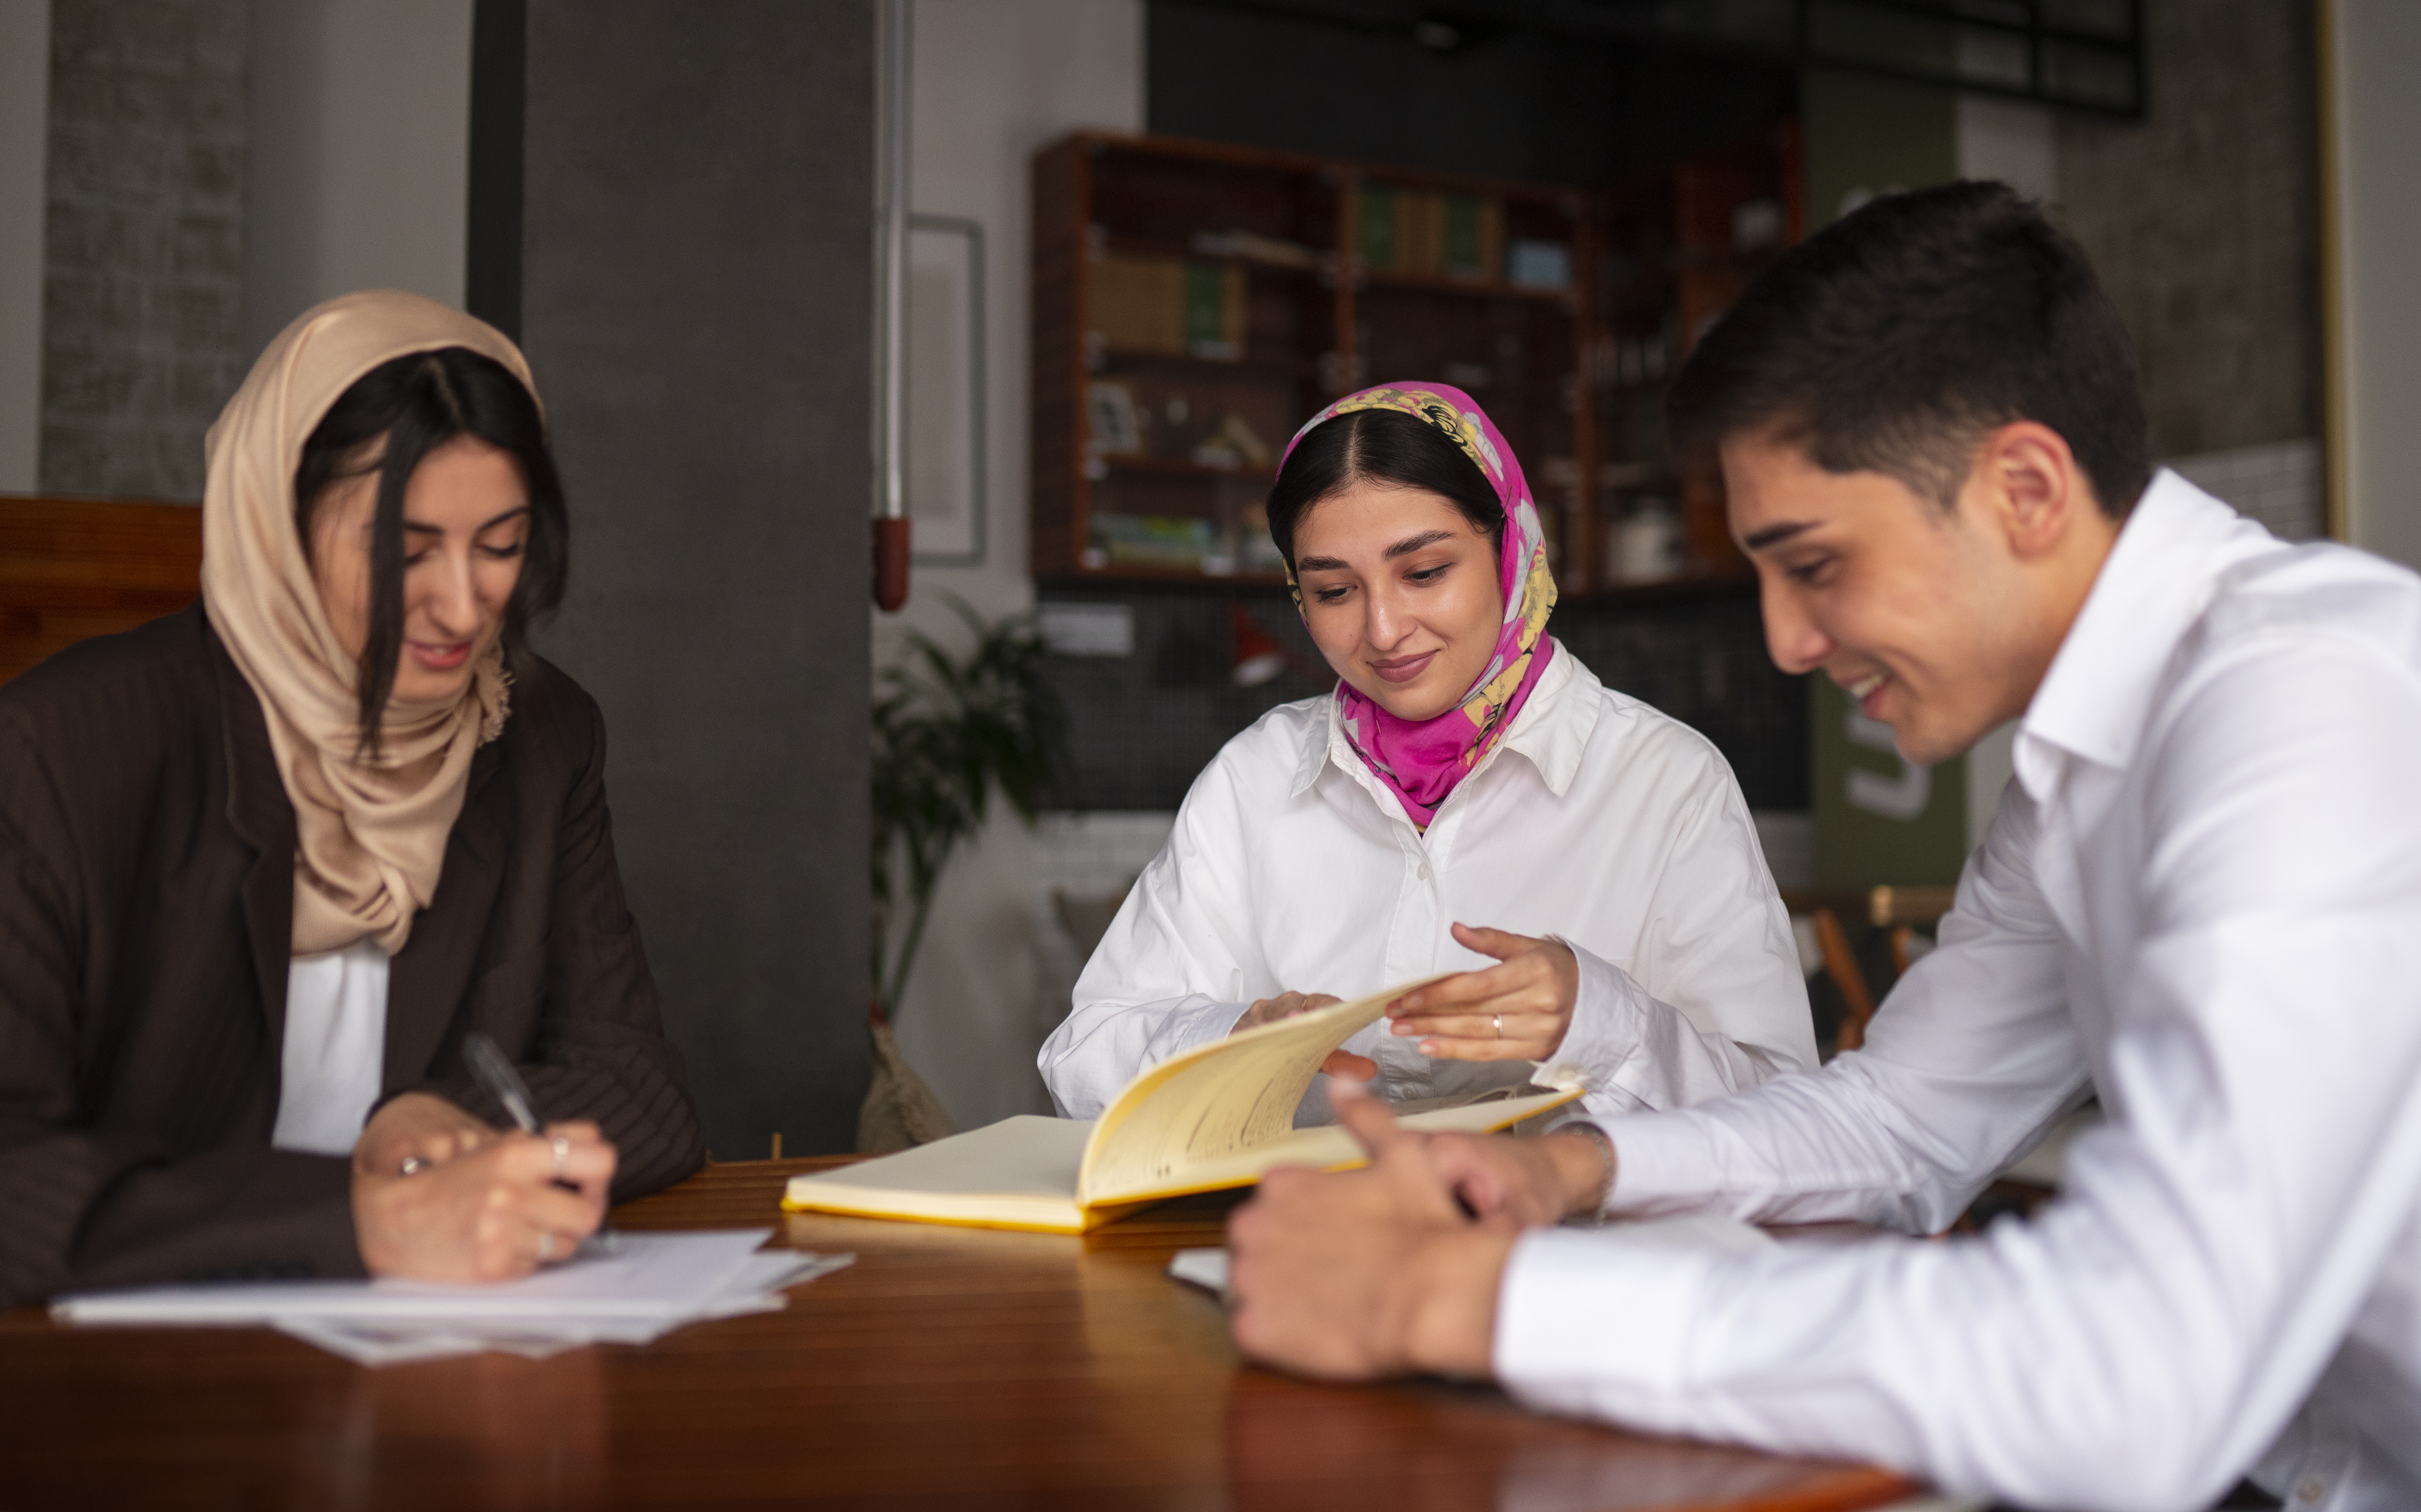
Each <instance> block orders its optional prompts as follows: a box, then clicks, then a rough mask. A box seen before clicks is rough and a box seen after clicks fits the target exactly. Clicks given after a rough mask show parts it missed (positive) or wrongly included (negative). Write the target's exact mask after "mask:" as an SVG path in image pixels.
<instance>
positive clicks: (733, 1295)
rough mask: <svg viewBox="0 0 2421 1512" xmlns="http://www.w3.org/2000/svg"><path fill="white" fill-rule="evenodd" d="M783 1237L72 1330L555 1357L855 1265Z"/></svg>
mask: <svg viewBox="0 0 2421 1512" xmlns="http://www.w3.org/2000/svg"><path fill="white" fill-rule="evenodd" d="M770 1233H771V1231H770V1230H767V1229H761V1228H754V1229H728V1230H720V1231H714V1232H707V1233H691V1234H621V1235H617V1236H616V1237H615V1240H614V1242H613V1244H612V1245H611V1246H610V1248H608V1247H603V1246H595V1245H590V1246H584V1247H583V1251H582V1253H581V1255H579V1256H577V1257H575V1258H573V1259H571V1260H569V1261H566V1262H565V1263H564V1264H562V1265H559V1266H555V1267H554V1268H553V1269H551V1270H540V1271H539V1272H538V1273H537V1274H536V1275H532V1276H527V1277H524V1278H523V1279H522V1280H520V1281H514V1282H508V1283H506V1284H504V1285H502V1286H432V1285H429V1284H427V1283H423V1282H412V1281H303V1282H270V1283H258V1282H233V1283H226V1284H221V1285H211V1286H143V1287H137V1288H133V1289H131V1290H126V1291H106V1292H86V1293H83V1294H81V1295H78V1296H71V1297H62V1298H60V1299H59V1300H58V1301H57V1302H53V1303H52V1304H51V1316H52V1317H54V1318H56V1319H57V1320H58V1321H60V1322H62V1323H81V1324H116V1325H140V1326H145V1327H152V1328H158V1327H180V1326H181V1327H199V1328H256V1327H261V1326H267V1327H270V1328H273V1329H277V1330H279V1331H280V1332H282V1333H290V1334H292V1335H293V1336H294V1337H296V1338H298V1339H302V1340H304V1341H305V1342H306V1343H310V1344H316V1345H318V1346H319V1347H320V1348H323V1349H327V1350H329V1351H331V1352H332V1353H336V1354H340V1355H343V1356H344V1357H345V1358H347V1359H349V1360H354V1361H358V1362H360V1363H361V1364H369V1365H378V1364H395V1363H397V1362H398V1361H405V1360H433V1359H437V1358H440V1357H442V1356H445V1355H454V1354H476V1353H478V1352H480V1351H481V1350H486V1349H500V1350H505V1351H508V1352H509V1353H513V1354H521V1355H526V1356H528V1357H530V1358H531V1359H543V1358H545V1357H546V1356H548V1355H551V1354H555V1353H558V1352H560V1351H562V1350H565V1349H570V1348H578V1347H579V1346H581V1345H584V1344H599V1343H606V1344H646V1343H648V1341H650V1340H652V1339H656V1338H659V1337H661V1336H663V1335H664V1334H665V1333H670V1332H672V1331H673V1330H674V1329H677V1328H679V1327H680V1326H681V1325H682V1324H684V1323H695V1322H699V1321H701V1320H703V1319H706V1318H711V1317H738V1316H739V1315H741V1314H742V1313H770V1312H777V1311H779V1310H780V1309H781V1308H782V1307H783V1306H784V1305H785V1302H784V1299H783V1297H782V1295H781V1292H782V1288H783V1287H785V1286H797V1285H798V1284H800V1283H801V1282H804V1281H813V1280H814V1279H815V1278H816V1277H818V1276H821V1275H827V1274H829V1273H831V1272H832V1271H835V1270H839V1269H840V1268H841V1267H843V1266H845V1265H847V1264H849V1263H850V1261H851V1260H852V1259H854V1258H855V1256H854V1255H810V1254H807V1253H805V1252H804V1251H797V1250H767V1251H764V1252H762V1253H759V1252H758V1245H759V1244H762V1243H763V1242H764V1241H765V1239H767V1238H768V1237H769V1236H770Z"/></svg>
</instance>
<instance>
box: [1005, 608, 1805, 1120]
mask: <svg viewBox="0 0 2421 1512" xmlns="http://www.w3.org/2000/svg"><path fill="white" fill-rule="evenodd" d="M1335 709H1336V700H1335V698H1334V697H1331V696H1328V695H1325V694H1323V695H1321V696H1320V697H1317V698H1306V699H1304V700H1302V701H1301V702H1298V703H1292V704H1284V705H1281V706H1279V707H1278V708H1276V709H1272V710H1270V711H1269V712H1268V713H1267V714H1264V715H1263V716H1261V718H1260V719H1259V720H1258V721H1257V723H1255V724H1254V725H1253V726H1252V727H1251V728H1250V729H1248V730H1246V731H1244V732H1243V733H1242V734H1241V735H1239V736H1237V737H1236V738H1235V739H1234V740H1230V741H1228V742H1227V744H1226V748H1225V749H1223V750H1222V751H1221V752H1220V753H1219V756H1218V758H1217V759H1216V760H1214V761H1212V762H1211V766H1210V767H1209V768H1208V769H1207V770H1206V771H1204V772H1203V773H1202V775H1201V776H1200V777H1198V778H1196V779H1195V784H1194V787H1193V790H1192V791H1190V792H1188V793H1187V794H1186V795H1185V803H1184V806H1183V807H1182V808H1180V809H1179V811H1178V816H1177V827H1176V829H1175V830H1174V832H1172V833H1171V834H1170V835H1169V839H1168V844H1167V845H1166V846H1165V847H1164V848H1163V849H1162V850H1161V852H1160V854H1159V855H1158V856H1157V857H1156V858H1154V859H1153V861H1152V863H1151V865H1149V866H1147V867H1146V868H1145V869H1144V872H1143V875H1142V876H1141V877H1140V878H1139V879H1137V881H1136V882H1135V885H1134V888H1133V890H1132V891H1131V892H1130V893H1129V894H1128V895H1127V899H1126V902H1125V904H1124V905H1123V906H1122V907H1120V909H1119V910H1118V913H1117V919H1116V920H1114V921H1113V922H1112V923H1111V925H1110V927H1109V932H1108V933H1107V934H1105V935H1104V936H1103V937H1102V939H1101V946H1100V948H1099V949H1097V950H1096V951H1095V952H1094V953H1093V959H1092V960H1091V961H1090V962H1089V963H1088V964H1087V965H1086V968H1085V972H1084V974H1083V976H1082V977H1080V978H1079V979H1078V981H1077V983H1076V990H1075V994H1074V997H1075V1007H1074V1011H1073V1012H1071V1013H1070V1015H1069V1017H1068V1020H1067V1021H1066V1022H1065V1023H1063V1024H1061V1025H1060V1026H1059V1028H1058V1030H1057V1031H1056V1032H1054V1034H1053V1035H1052V1036H1051V1037H1050V1039H1049V1040H1048V1041H1047V1042H1046V1043H1045V1044H1044V1045H1043V1047H1042V1053H1041V1055H1040V1057H1039V1065H1040V1068H1041V1071H1042V1078H1043V1081H1044V1082H1046V1083H1049V1085H1050V1088H1051V1094H1052V1096H1053V1097H1054V1099H1057V1102H1058V1105H1059V1109H1060V1111H1061V1112H1062V1113H1063V1114H1067V1115H1070V1116H1074V1117H1091V1116H1093V1115H1096V1114H1098V1113H1100V1112H1101V1109H1102V1108H1103V1107H1104V1106H1105V1105H1106V1104H1107V1103H1108V1102H1109V1100H1110V1099H1112V1098H1114V1097H1116V1096H1117V1093H1118V1090H1119V1089H1120V1088H1121V1087H1123V1086H1125V1085H1126V1083H1128V1081H1129V1080H1131V1079H1132V1077H1133V1076H1134V1075H1135V1073H1136V1072H1138V1071H1140V1070H1142V1069H1143V1068H1146V1067H1148V1066H1151V1065H1155V1064H1157V1063H1158V1062H1160V1061H1163V1060H1165V1059H1167V1058H1168V1057H1169V1056H1171V1055H1174V1054H1176V1053H1178V1052H1180V1051H1184V1050H1190V1049H1192V1048H1193V1047H1195V1046H1196V1045H1200V1044H1204V1043H1206V1042H1208V1041H1210V1040H1213V1039H1217V1038H1219V1037H1221V1036H1223V1035H1226V1034H1227V1033H1228V1032H1229V1031H1230V1030H1231V1029H1233V1028H1234V1027H1235V1023H1236V1021H1237V1019H1238V1018H1239V1017H1241V1016H1242V1014H1243V1013H1244V1012H1245V1010H1246V1009H1247V1008H1249V1007H1250V1006H1251V1005H1252V1004H1253V1002H1254V1001H1255V1000H1257V999H1260V998H1267V997H1274V996H1276V995H1277V994H1278V993H1280V992H1284V991H1288V990H1299V991H1304V992H1333V993H1335V994H1336V995H1337V996H1339V997H1342V998H1354V997H1359V996H1362V995H1364V994H1366V993H1369V992H1375V991H1377V990H1380V989H1381V988H1382V987H1386V986H1389V985H1391V984H1393V983H1396V982H1401V981H1407V980H1410V979H1412V978H1414V977H1420V976H1427V975H1429V974H1432V973H1435V972H1442V971H1463V970H1470V969H1474V968H1478V967H1485V966H1490V965H1493V964H1494V962H1493V961H1492V960H1491V959H1489V958H1487V957H1485V956H1480V955H1477V954H1475V953H1473V952H1471V951H1468V950H1465V949H1463V948H1462V947H1461V946H1460V945H1459V944H1457V943H1455V942H1454V939H1453V937H1452V936H1451V935H1450V934H1449V933H1448V932H1447V930H1448V928H1449V927H1450V926H1452V925H1454V924H1456V923H1463V924H1471V925H1480V926H1487V927H1495V928H1499V929H1508V930H1511V931H1513V932H1514V933H1516V934H1524V935H1531V936H1545V935H1554V936H1558V937H1560V938H1561V939H1563V940H1565V941H1566V942H1568V943H1570V945H1571V946H1572V949H1573V953H1574V954H1575V955H1576V956H1577V957H1578V958H1579V960H1580V968H1581V985H1580V993H1579V998H1578V1001H1577V1003H1576V1005H1575V1007H1574V1010H1573V1014H1572V1021H1571V1025H1570V1029H1569V1030H1567V1031H1566V1033H1565V1036H1564V1039H1563V1042H1562V1043H1561V1044H1560V1045H1559V1046H1557V1047H1556V1050H1555V1052H1554V1057H1553V1064H1554V1065H1555V1066H1558V1067H1565V1068H1572V1069H1573V1070H1575V1071H1577V1072H1578V1073H1579V1074H1580V1075H1581V1077H1582V1078H1583V1080H1584V1081H1585V1084H1586V1086H1587V1088H1588V1093H1587V1098H1586V1104H1585V1105H1586V1106H1587V1107H1588V1108H1590V1109H1592V1110H1596V1111H1600V1112H1607V1113H1618V1112H1627V1111H1630V1110H1633V1109H1640V1108H1670V1107H1678V1106H1680V1105H1682V1104H1685V1103H1691V1102H1696V1101H1700V1100H1703V1099H1707V1098H1710V1097H1715V1096H1719V1095H1721V1094H1723V1093H1726V1092H1733V1091H1738V1090H1740V1089H1741V1088H1742V1087H1747V1086H1753V1085H1755V1084H1757V1083H1759V1082H1762V1081H1764V1080H1766V1079H1767V1078H1768V1077H1771V1076H1773V1075H1775V1074H1776V1073H1778V1072H1782V1071H1793V1070H1804V1069H1807V1068H1811V1067H1813V1066H1814V1065H1815V1064H1816V1045H1815V1035H1814V1030H1813V1029H1812V1027H1811V1026H1810V1022H1809V1018H1808V1011H1807V989H1806V982H1805V979H1804V977H1803V976H1802V975H1801V974H1800V969H1799V957H1798V951H1797V947H1796V946H1795V945H1794V944H1793V943H1792V942H1791V936H1790V924H1789V920H1788V917H1787V916H1786V915H1785V914H1784V912H1783V910H1782V902H1781V899H1780V897H1779V896H1777V895H1776V894H1775V892H1774V887H1773V877H1772V875H1771V874H1770V873H1769V872H1768V871H1767V870H1766V865H1765V857H1764V853H1763V851H1761V850H1759V849H1758V846H1757V830H1756V827H1755V826H1754V825H1753V824H1752V823H1751V822H1750V819H1749V815H1748V808H1747V805H1746V804H1744V803H1742V800H1741V795H1740V787H1739V785H1738V784H1737V783H1736V782H1734V781H1733V779H1732V773H1731V769H1730V768H1729V767H1728V766H1726V764H1725V762H1724V759H1723V757H1722V756H1719V755H1717V754H1716V752H1715V749H1714V747H1713V746H1711V745H1710V744H1709V743H1708V742H1707V740H1706V739H1705V738H1704V737H1703V736H1700V735H1699V734H1697V733H1696V732H1695V731H1694V730H1692V729H1690V728H1689V727H1688V726H1686V725H1681V724H1679V723H1677V722H1676V721H1674V720H1671V719H1667V718H1666V717H1664V716H1663V715H1662V714H1660V713H1658V712H1656V710H1654V709H1650V708H1648V706H1647V705H1645V704H1643V703H1641V702H1639V701H1638V700H1637V699H1635V698H1628V697H1625V696H1623V695H1622V694H1618V693H1615V692H1613V691H1612V690H1610V689H1608V688H1606V687H1605V686H1604V685H1603V684H1601V683H1600V682H1599V681H1598V679H1597V677H1596V675H1595V674H1593V673H1591V672H1590V671H1589V670H1588V668H1586V667H1585V666H1583V665H1582V664H1581V663H1580V661H1579V659H1578V658H1576V657H1574V656H1573V655H1572V654H1571V653H1570V651H1568V650H1566V649H1564V648H1563V647H1560V646H1558V647H1556V649H1555V655H1554V659H1553V660H1552V661H1550V662H1548V664H1547V670H1546V671H1545V672H1544V673H1543V674H1542V675H1541V676H1540V677H1539V682H1538V684H1537V686H1535V687H1534V688H1532V690H1531V692H1530V696H1529V698H1528V699H1527V700H1526V701H1525V702H1524V703H1523V706H1522V709H1521V712H1520V713H1519V714H1518V715H1516V716H1515V718H1514V722H1513V725H1512V728H1511V729H1509V730H1507V732H1506V736H1505V739H1504V740H1502V741H1500V742H1499V743H1498V745H1497V746H1496V748H1495V749H1494V750H1492V751H1491V752H1490V753H1489V754H1488V755H1487V756H1484V757H1482V758H1481V760H1480V763H1479V765H1478V766H1477V767H1476V769H1475V770H1474V771H1473V772H1471V774H1470V775H1469V776H1467V777H1465V778H1463V780H1462V781H1461V782H1460V783H1459V784H1457V785H1456V787H1455V788H1454V790H1453V791H1452V792H1451V793H1449V794H1447V796H1446V799H1445V803H1443V804H1442V805H1441V806H1440V807H1439V809H1438V811H1437V817H1436V819H1435V820H1434V822H1432V823H1431V824H1430V825H1429V831H1428V833H1427V834H1423V833H1422V832H1420V831H1419V830H1416V829H1414V827H1413V823H1412V821H1411V820H1410V819H1409V818H1406V817H1405V814H1404V808H1403V804H1402V803H1399V802H1398V800H1397V798H1396V796H1395V794H1394V793H1392V792H1390V791H1388V790H1387V788H1386V787H1385V786H1384V785H1383V784H1382V783H1381V782H1380V781H1379V780H1378V778H1376V777H1374V776H1373V775H1371V773H1370V770H1369V768H1368V767H1367V765H1366V764H1365V763H1364V762H1363V760H1362V758H1361V756H1358V755H1356V754H1355V753H1354V751H1353V748H1352V746H1351V744H1350V743H1348V741H1347V740H1346V738H1345V734H1344V732H1343V730H1342V729H1340V728H1339V727H1338V725H1337V723H1336V713H1335ZM1417 1044H1418V1041H1417V1040H1414V1039H1410V1038H1401V1037H1396V1036H1393V1035H1390V1034H1388V1033H1387V1032H1386V1024H1385V1021H1381V1022H1380V1023H1378V1024H1375V1025H1372V1026H1371V1027H1370V1028H1368V1029H1366V1030H1364V1031H1362V1032H1361V1033H1360V1034H1358V1035H1356V1036H1354V1037H1353V1038H1351V1039H1350V1040H1348V1041H1347V1042H1346V1045H1347V1048H1348V1049H1350V1050H1352V1051H1355V1052H1359V1053H1361V1054H1364V1055H1367V1056H1370V1057H1371V1058H1373V1059H1375V1060H1376V1061H1377V1062H1378V1063H1379V1068H1380V1072H1379V1074H1380V1081H1381V1085H1382V1090H1383V1091H1384V1092H1385V1093H1386V1094H1387V1095H1388V1096H1390V1097H1393V1098H1399V1099H1400V1098H1426V1097H1438V1096H1445V1095H1449V1094H1454V1093H1460V1092H1467V1091H1472V1090H1477V1089H1481V1088H1486V1087H1491V1086H1496V1085H1502V1084H1505V1083H1518V1082H1520V1081H1522V1080H1523V1079H1524V1078H1526V1077H1528V1076H1530V1075H1532V1074H1533V1072H1534V1071H1535V1070H1536V1069H1537V1066H1536V1065H1535V1064H1534V1063H1532V1062H1529V1061H1514V1062H1509V1063H1507V1062H1496V1063H1483V1062H1470V1061H1450V1060H1440V1061H1431V1060H1429V1058H1428V1057H1426V1056H1424V1055H1422V1054H1421V1053H1420V1052H1419V1051H1418V1049H1417V1048H1416V1046H1417ZM1324 1100H1325V1099H1324V1097H1323V1095H1322V1094H1321V1093H1320V1091H1319V1090H1318V1089H1315V1091H1314V1093H1313V1095H1312V1097H1311V1098H1310V1099H1306V1102H1305V1111H1304V1113H1303V1114H1302V1115H1299V1116H1302V1117H1305V1118H1312V1117H1317V1116H1319V1115H1320V1113H1321V1112H1322V1111H1324V1110H1323V1106H1322V1105H1323V1104H1324Z"/></svg>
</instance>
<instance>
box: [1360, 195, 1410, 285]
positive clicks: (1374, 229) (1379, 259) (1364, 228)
mask: <svg viewBox="0 0 2421 1512" xmlns="http://www.w3.org/2000/svg"><path fill="white" fill-rule="evenodd" d="M1356 197H1357V199H1358V200H1359V202H1360V210H1361V222H1362V224H1361V233H1362V265H1363V266H1364V267H1366V268H1386V269H1392V268H1394V267H1395V266H1396V264H1397V259H1398V257H1399V256H1400V249H1399V248H1398V247H1397V245H1396V191H1394V190H1392V189H1382V188H1379V187H1378V186H1376V185H1373V184H1364V185H1363V186H1362V193H1361V194H1360V195H1358V196H1356Z"/></svg>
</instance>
